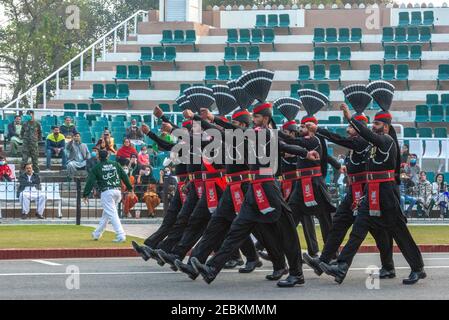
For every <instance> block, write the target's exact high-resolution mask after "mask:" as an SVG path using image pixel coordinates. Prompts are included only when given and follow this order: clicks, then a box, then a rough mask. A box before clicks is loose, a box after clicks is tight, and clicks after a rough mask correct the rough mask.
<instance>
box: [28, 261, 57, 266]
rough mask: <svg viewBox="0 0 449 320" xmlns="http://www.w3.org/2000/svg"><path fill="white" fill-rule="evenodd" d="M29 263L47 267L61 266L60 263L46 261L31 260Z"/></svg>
mask: <svg viewBox="0 0 449 320" xmlns="http://www.w3.org/2000/svg"><path fill="white" fill-rule="evenodd" d="M31 261H33V262H37V263H41V264H45V265H47V266H62V264H60V263H56V262H51V261H47V260H31Z"/></svg>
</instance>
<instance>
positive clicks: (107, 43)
mask: <svg viewBox="0 0 449 320" xmlns="http://www.w3.org/2000/svg"><path fill="white" fill-rule="evenodd" d="M139 18H140V21H143V22H147V21H148V12H147V11H144V10H139V11H137V12H136V13H134V14H133V15H132V16H130V17H129V18H127V19H126V20H124V21H122V22H121V23H120V24H118V25H117V26H116V27H114V28H113V29H112V30H110V31H109V32H107V33H106V34H104V35H103V36H102V37H100V38H99V39H98V40H97V41H95V42H94V43H93V44H91V45H90V46H89V47H87V48H86V49H84V50H83V51H81V53H79V54H78V55H77V56H75V57H74V58H72V59H71V60H70V61H69V62H67V63H66V64H64V65H63V66H62V67H60V68H59V69H58V70H56V71H55V72H53V73H52V74H51V75H49V76H48V77H47V78H45V79H44V80H42V81H41V82H39V83H38V84H36V85H34V86H33V87H31V88H30V89H28V90H27V91H26V92H24V93H22V94H20V95H19V96H18V97H17V98H16V99H14V100H13V101H11V102H9V103H8V104H6V105H5V106H4V107H3V109H8V108H10V107H12V106H15V107H16V108H17V109H19V108H20V102H21V101H22V99H24V98H26V99H27V101H28V107H29V108H33V106H34V100H35V99H36V104H37V98H38V94H37V93H38V89H39V88H41V90H42V101H43V103H42V104H43V108H44V109H46V108H47V96H48V95H50V97H53V96H56V97H59V94H60V90H61V82H62V79H61V78H60V74H61V73H62V72H63V71H67V89H68V90H71V89H72V78H73V74H74V73H75V70H73V69H72V64H73V63H75V62H79V72H78V74H79V79H81V80H82V79H83V74H84V66H85V62H87V60H88V59H85V57H86V56H87V58H89V55H90V59H91V62H90V67H91V71H95V62H96V59H97V57H98V56H101V58H102V61H106V54H107V52H108V51H107V50H108V49H112V52H114V53H116V52H117V45H118V43H120V41H122V42H121V43H124V44H126V43H127V41H128V36H135V35H137V27H138V23H139ZM130 31H131V32H130ZM111 38H112V39H111ZM98 47H100V55H99V54H97V51H98ZM50 81H55V83H54V87H55V88H54V92H51V90H49V88H50V87H51V85H52V84H51V83H50V84H49V82H50Z"/></svg>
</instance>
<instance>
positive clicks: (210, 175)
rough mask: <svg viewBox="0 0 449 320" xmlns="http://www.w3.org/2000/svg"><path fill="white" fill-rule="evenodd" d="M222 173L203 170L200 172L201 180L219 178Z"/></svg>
mask: <svg viewBox="0 0 449 320" xmlns="http://www.w3.org/2000/svg"><path fill="white" fill-rule="evenodd" d="M222 176H223V175H222V173H221V172H204V173H203V174H202V179H203V180H209V179H218V178H221V177H222Z"/></svg>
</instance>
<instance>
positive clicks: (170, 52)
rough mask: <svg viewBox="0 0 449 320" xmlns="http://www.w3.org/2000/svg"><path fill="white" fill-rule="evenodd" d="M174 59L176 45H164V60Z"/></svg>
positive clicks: (170, 60)
mask: <svg viewBox="0 0 449 320" xmlns="http://www.w3.org/2000/svg"><path fill="white" fill-rule="evenodd" d="M175 59H176V47H165V61H169V62H172V61H175Z"/></svg>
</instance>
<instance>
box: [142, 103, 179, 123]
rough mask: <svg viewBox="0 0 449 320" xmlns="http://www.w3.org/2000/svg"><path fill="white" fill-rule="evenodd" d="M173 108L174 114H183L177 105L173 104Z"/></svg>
mask: <svg viewBox="0 0 449 320" xmlns="http://www.w3.org/2000/svg"><path fill="white" fill-rule="evenodd" d="M171 107H172V110H173V112H182V110H181V108H180V107H179V105H178V104H176V103H174V104H172V106H171ZM144 121H145V122H147V121H146V120H145V119H144Z"/></svg>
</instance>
